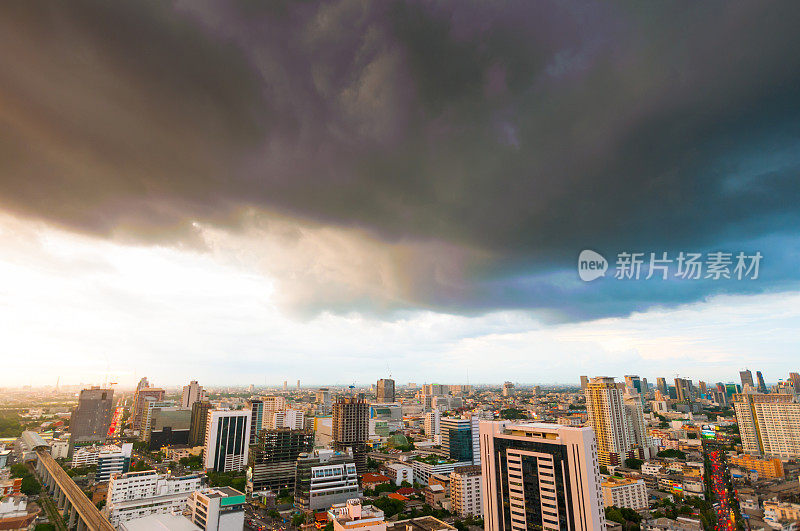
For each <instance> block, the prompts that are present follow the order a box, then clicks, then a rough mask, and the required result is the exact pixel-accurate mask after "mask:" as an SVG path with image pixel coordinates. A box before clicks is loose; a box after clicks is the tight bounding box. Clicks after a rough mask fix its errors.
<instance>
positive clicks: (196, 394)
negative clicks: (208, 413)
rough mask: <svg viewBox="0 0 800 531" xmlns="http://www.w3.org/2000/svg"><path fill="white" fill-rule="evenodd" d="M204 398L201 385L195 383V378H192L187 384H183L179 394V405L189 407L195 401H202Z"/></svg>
mask: <svg viewBox="0 0 800 531" xmlns="http://www.w3.org/2000/svg"><path fill="white" fill-rule="evenodd" d="M204 399H205V391H203V386H202V385H198V384H197V380H192V381H191V382H189V385H184V386H183V393H182V394H181V407H182V408H188V409H191V408H192V405H194V403H195V402H202V401H203V400H204Z"/></svg>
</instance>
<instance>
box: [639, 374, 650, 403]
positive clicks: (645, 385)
mask: <svg viewBox="0 0 800 531" xmlns="http://www.w3.org/2000/svg"><path fill="white" fill-rule="evenodd" d="M649 394H650V385H649V384H648V383H647V378H642V391H641V395H642V398H643V399H644V398H645V397H646V396H648V395H649Z"/></svg>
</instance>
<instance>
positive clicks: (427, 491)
mask: <svg viewBox="0 0 800 531" xmlns="http://www.w3.org/2000/svg"><path fill="white" fill-rule="evenodd" d="M422 494H423V495H424V496H425V503H427V504H428V505H430V506H431V507H433V508H438V507H441V504H442V502H443V501H444V500H445V498H447V494H448V493H447V491H446V490H445V488H444V487H442V486H441V485H428V486H427V487H425V488H424V489H422Z"/></svg>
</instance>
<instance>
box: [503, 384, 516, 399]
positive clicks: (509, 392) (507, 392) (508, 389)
mask: <svg viewBox="0 0 800 531" xmlns="http://www.w3.org/2000/svg"><path fill="white" fill-rule="evenodd" d="M503 396H514V384H513V383H511V382H503Z"/></svg>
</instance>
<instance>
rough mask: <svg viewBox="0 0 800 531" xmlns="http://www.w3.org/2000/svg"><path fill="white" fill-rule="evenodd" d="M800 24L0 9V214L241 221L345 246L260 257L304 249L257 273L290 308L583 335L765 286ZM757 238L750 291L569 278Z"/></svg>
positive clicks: (794, 9)
mask: <svg viewBox="0 0 800 531" xmlns="http://www.w3.org/2000/svg"><path fill="white" fill-rule="evenodd" d="M798 27H800V6H798V5H795V4H793V3H769V2H763V3H753V2H705V3H702V4H685V5H677V4H659V5H648V6H642V5H641V4H640V3H636V2H617V3H608V2H589V1H582V2H555V1H552V2H536V3H531V2H506V3H502V4H501V3H494V2H485V3H471V4H469V5H465V4H464V3H463V2H457V1H452V2H439V3H430V2H414V1H407V2H394V1H390V2H360V1H353V0H342V1H335V2H325V3H318V2H268V3H264V4H259V3H252V2H241V3H230V2H198V1H186V2H174V3H172V4H168V3H164V2H131V3H122V2H118V3H114V4H107V3H101V2H74V3H70V4H69V5H66V4H63V3H57V2H52V3H37V4H31V3H11V2H7V3H3V4H2V5H0V205H1V206H2V208H3V209H5V210H6V211H9V212H13V213H15V214H17V215H23V216H28V217H35V218H40V219H43V220H46V221H47V222H49V223H53V224H57V225H60V226H63V227H66V228H68V229H70V230H78V231H82V232H87V233H91V234H94V235H99V236H103V237H111V238H123V239H125V238H127V239H135V240H138V241H146V242H157V243H169V244H188V245H206V246H208V245H209V244H213V239H209V238H210V232H209V231H212V232H213V231H214V230H224V231H234V232H235V231H240V232H246V233H247V234H248V237H250V238H258V237H259V236H263V237H265V238H266V236H264V234H263V230H262V225H261V224H260V223H256V224H254V223H253V222H252V219H253V217H252V216H253V214H252V213H253V212H255V213H256V217H259V218H264V219H270V220H272V223H273V226H274V225H275V224H276V223H277V224H279V225H280V224H282V223H285V220H291V223H292V224H293V225H294V229H293V230H296V231H298V234H299V235H300V236H299V241H302V242H305V243H308V242H309V241H310V240H309V238H312V237H311V236H309V235H310V234H313V235H314V236H313V237H314V238H321V239H322V240H320V241H324V242H325V245H326V246H327V248H328V249H329V250H330V249H335V248H336V245H335V243H336V241H337V240H336V238H337V237H339V236H341V235H342V234H345V235H347V238H350V240H348V241H352V242H355V243H353V246H350V247H348V246H343V247H342V248H341V249H340V250H341V251H342V253H341V254H337V253H335V252H333V251H330V253H329V254H330V256H329V257H328V258H325V257H320V256H313V253H311V252H309V246H308V245H305V246H303V245H300V246H297V245H294V246H293V245H289V246H287V247H284V248H281V250H278V249H276V250H275V252H274V253H273V254H274V255H277V254H280V253H281V252H287V253H291V252H292V250H293V249H295V250H296V249H297V248H298V247H300V248H301V250H302V252H300V254H299V255H298V256H301V257H304V258H303V259H298V260H297V261H293V260H294V259H293V258H290V259H288V260H287V261H286V262H288V263H289V264H291V267H290V269H289V270H285V271H283V273H282V276H281V275H279V276H278V281H279V283H281V286H283V287H284V289H285V290H286V293H285V298H286V299H287V300H289V301H290V302H291V303H292V304H293V305H295V306H298V307H299V308H300V309H304V310H318V309H328V308H334V309H347V308H361V309H363V308H371V309H377V308H384V307H418V306H423V307H432V308H444V309H448V310H451V311H458V312H471V311H486V310H492V309H503V308H534V309H538V310H541V311H542V312H543V315H545V316H550V317H552V318H553V319H584V318H590V317H597V316H602V315H620V314H625V313H627V312H630V311H632V310H636V309H643V308H646V307H648V306H649V305H652V304H676V303H680V302H684V301H691V300H697V299H700V298H703V297H705V296H707V295H709V294H711V293H715V292H719V291H745V292H750V291H761V290H765V289H786V287H787V286H788V285H790V284H791V283H792V281H794V280H796V272H795V269H796V267H795V264H796V261H794V260H795V259H796V258H797V257H796V255H795V254H793V253H792V251H790V249H792V248H795V247H793V246H792V244H796V243H797V238H798V236H799V235H798V233H797V229H796V227H797V222H798V209H797V207H796V205H797V202H798V199H800V186H798V183H799V182H800V181H798V176H799V175H800V55H798V54H797V53H795V50H798V49H800V32H798V31H797V28H798ZM276 220H277V221H276ZM320 227H329V229H327V230H330V231H332V232H331V233H326V232H325V231H324V230H323V229H320V230H322V232H320V230H317V229H318V228H320ZM332 234H333V236H332ZM326 238H332V240H331V239H326ZM271 241H272V240H267V239H265V240H263V242H264V246H265V247H269V246H270V245H271V243H270V242H271ZM296 241H298V240H296ZM331 241H332V242H333V244H332V243H331ZM257 242H258V240H257V239H256V243H255V244H256V245H257ZM312 243H313V242H312ZM755 246H762V247H761V250H762V252H765V253H769V252H771V253H772V254H767V255H766V256H767V258H768V260H769V264H770V267H771V268H770V269H768V271H767V272H765V274H764V276H763V279H762V282H761V283H759V284H756V285H752V284H750V285H742V284H737V285H732V284H724V285H720V284H711V283H698V284H692V285H678V286H675V285H673V284H661V285H657V284H653V283H650V284H647V285H644V284H636V285H630V286H624V287H620V285H619V284H611V283H605V284H599V285H598V286H595V287H591V288H587V287H586V286H582V285H579V284H578V281H577V279H576V277H575V274H574V261H575V258H576V256H577V253H578V252H579V251H580V250H581V249H583V248H587V247H589V248H595V249H598V250H600V251H603V252H607V253H614V252H616V251H618V250H631V249H637V250H644V251H651V250H652V251H675V250H678V249H686V250H694V251H706V250H713V249H716V248H719V247H724V248H727V249H731V250H740V249H741V250H748V251H752V250H755ZM355 247H357V248H358V250H354V249H355ZM311 248H316V247H314V246H313V245H312V246H311ZM292 256H293V255H292ZM353 256H361V257H362V258H361V259H359V260H355V261H354V260H353V259H352V257H353ZM376 257H377V258H376ZM323 258H325V261H323ZM342 262H345V263H348V264H349V266H348V267H351V268H353V271H352V272H349V273H348V274H346V275H340V276H341V278H339V277H336V278H337V279H338V280H335V281H333V283H332V284H329V283H328V282H320V286H321V287H324V289H319V290H314V289H312V290H307V291H306V292H303V291H302V288H303V286H301V285H299V283H297V282H295V283H292V281H291V280H292V278H296V276H297V275H296V274H297V273H298V272H300V273H301V274H302V275H305V274H307V273H308V272H309V271H313V270H314V268H315V267H317V268H323V269H325V268H326V267H328V266H327V265H326V264H332V263H337V264H338V263H342ZM353 264H355V265H353ZM359 264H360V265H359ZM765 267H766V264H765ZM268 269H270V271H271V272H273V273H274V272H275V271H276V268H275V267H272V268H268ZM277 269H278V270H280V267H278V268H277ZM334 269H336V267H334ZM293 275H294V276H293ZM320 278H323V279H324V278H330V277H326V276H324V275H323V276H321V277H320ZM306 288H308V286H306Z"/></svg>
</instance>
